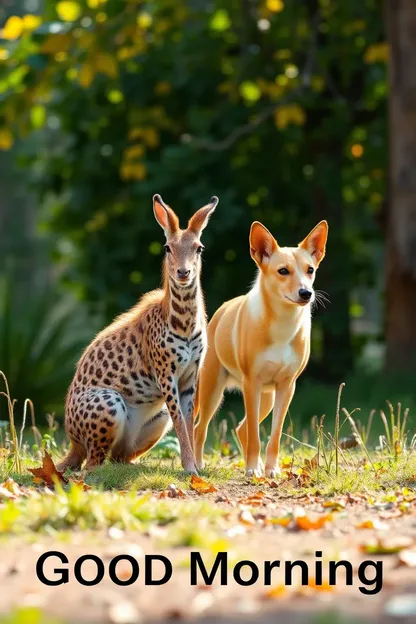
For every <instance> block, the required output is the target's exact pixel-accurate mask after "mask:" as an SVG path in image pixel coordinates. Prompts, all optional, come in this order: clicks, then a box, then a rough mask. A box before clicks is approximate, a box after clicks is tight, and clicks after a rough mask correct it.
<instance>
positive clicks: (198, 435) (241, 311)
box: [195, 221, 328, 477]
mask: <svg viewBox="0 0 416 624" xmlns="http://www.w3.org/2000/svg"><path fill="white" fill-rule="evenodd" d="M327 235H328V224H327V222H326V221H321V222H320V223H319V224H318V225H317V226H316V227H315V228H314V229H313V230H312V232H311V233H310V234H309V235H308V236H307V237H306V238H305V239H304V240H303V241H302V242H301V243H300V244H299V245H298V247H279V245H278V244H277V242H276V240H275V239H274V238H273V236H272V234H271V233H270V232H269V231H268V230H267V229H266V228H265V227H264V225H262V224H261V223H259V222H257V221H256V222H254V223H253V224H252V226H251V230H250V253H251V257H252V258H253V260H254V261H255V263H256V264H257V266H258V268H259V272H258V276H257V279H256V281H255V283H254V285H253V287H252V289H251V290H250V291H249V292H248V293H247V294H246V295H243V296H241V297H236V298H235V299H231V300H230V301H227V302H226V303H224V304H223V305H222V306H221V307H220V308H219V309H218V310H217V312H216V313H215V314H214V316H213V318H212V320H211V322H210V323H209V325H208V351H207V355H206V359H205V363H204V366H203V368H202V372H201V377H200V387H199V405H200V415H199V422H198V425H197V427H196V429H195V457H196V463H197V466H198V468H201V467H202V466H203V450H204V444H205V440H206V435H207V428H208V424H209V422H210V420H211V418H212V416H213V415H214V413H215V411H216V410H217V409H218V406H219V404H220V402H221V399H222V396H223V392H224V389H225V388H226V387H228V388H235V387H237V388H240V389H241V390H242V391H243V395H244V406H245V415H246V416H245V418H244V419H243V420H242V421H241V423H240V424H239V425H238V427H237V434H238V438H239V440H240V443H241V446H242V449H243V451H244V458H245V462H246V474H247V475H248V476H260V475H261V474H262V472H263V464H262V461H261V458H260V436H259V423H261V421H262V420H264V418H266V416H267V415H268V414H269V412H270V411H271V409H272V408H273V422H272V432H271V436H270V440H269V443H268V445H267V450H266V476H268V477H274V476H275V475H276V473H278V472H280V469H279V466H278V454H279V445H280V437H281V434H282V428H283V422H284V419H285V416H286V412H287V410H288V407H289V405H290V402H291V400H292V397H293V394H294V392H295V384H296V380H297V378H298V377H299V375H300V374H301V372H302V371H303V369H304V368H305V366H306V364H307V362H308V359H309V353H310V334H311V303H312V302H313V301H314V299H315V293H314V290H313V282H314V279H315V271H316V269H317V268H318V266H319V264H320V262H321V260H322V259H323V257H324V255H325V245H326V240H327ZM196 413H197V412H196Z"/></svg>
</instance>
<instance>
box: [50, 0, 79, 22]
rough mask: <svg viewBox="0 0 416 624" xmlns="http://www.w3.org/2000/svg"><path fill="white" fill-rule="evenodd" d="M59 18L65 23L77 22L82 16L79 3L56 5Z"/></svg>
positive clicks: (60, 3)
mask: <svg viewBox="0 0 416 624" xmlns="http://www.w3.org/2000/svg"><path fill="white" fill-rule="evenodd" d="M56 12H57V14H58V17H59V18H60V19H61V20H62V21H63V22H75V20H77V19H78V18H79V16H80V14H81V7H80V5H79V4H78V2H72V1H69V0H68V1H66V2H58V3H57V5H56Z"/></svg>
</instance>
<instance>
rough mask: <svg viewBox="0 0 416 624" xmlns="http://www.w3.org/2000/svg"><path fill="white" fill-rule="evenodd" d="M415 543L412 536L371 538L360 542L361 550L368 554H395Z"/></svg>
mask: <svg viewBox="0 0 416 624" xmlns="http://www.w3.org/2000/svg"><path fill="white" fill-rule="evenodd" d="M412 544H413V540H412V539H411V538H410V537H396V538H391V539H388V538H385V539H380V538H379V539H377V540H370V541H368V542H364V543H363V544H360V547H359V548H360V551H361V552H363V553H366V554H368V555H394V554H396V553H398V552H400V551H401V550H404V549H405V548H408V547H409V546H411V545H412Z"/></svg>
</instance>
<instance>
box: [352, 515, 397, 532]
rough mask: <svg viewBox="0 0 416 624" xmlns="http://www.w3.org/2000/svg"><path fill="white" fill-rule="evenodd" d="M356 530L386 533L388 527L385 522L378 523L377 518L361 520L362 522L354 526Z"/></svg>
mask: <svg viewBox="0 0 416 624" xmlns="http://www.w3.org/2000/svg"><path fill="white" fill-rule="evenodd" d="M355 528H356V529H376V530H377V531H386V530H387V529H388V528H389V525H388V524H386V523H385V522H380V520H378V519H377V518H375V519H374V520H372V519H371V518H370V519H368V520H363V522H359V523H358V524H356V525H355Z"/></svg>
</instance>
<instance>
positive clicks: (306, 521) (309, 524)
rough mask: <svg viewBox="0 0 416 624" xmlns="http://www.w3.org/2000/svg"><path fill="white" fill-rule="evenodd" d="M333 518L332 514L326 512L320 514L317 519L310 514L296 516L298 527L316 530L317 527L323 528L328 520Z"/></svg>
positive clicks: (304, 529)
mask: <svg viewBox="0 0 416 624" xmlns="http://www.w3.org/2000/svg"><path fill="white" fill-rule="evenodd" d="M331 520H332V514H325V515H323V516H319V517H318V518H317V519H316V520H312V519H311V518H309V517H308V516H306V515H305V516H296V518H295V522H296V528H298V529H301V530H302V531H315V530H317V529H322V527H324V526H325V524H326V523H327V522H330V521H331Z"/></svg>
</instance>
